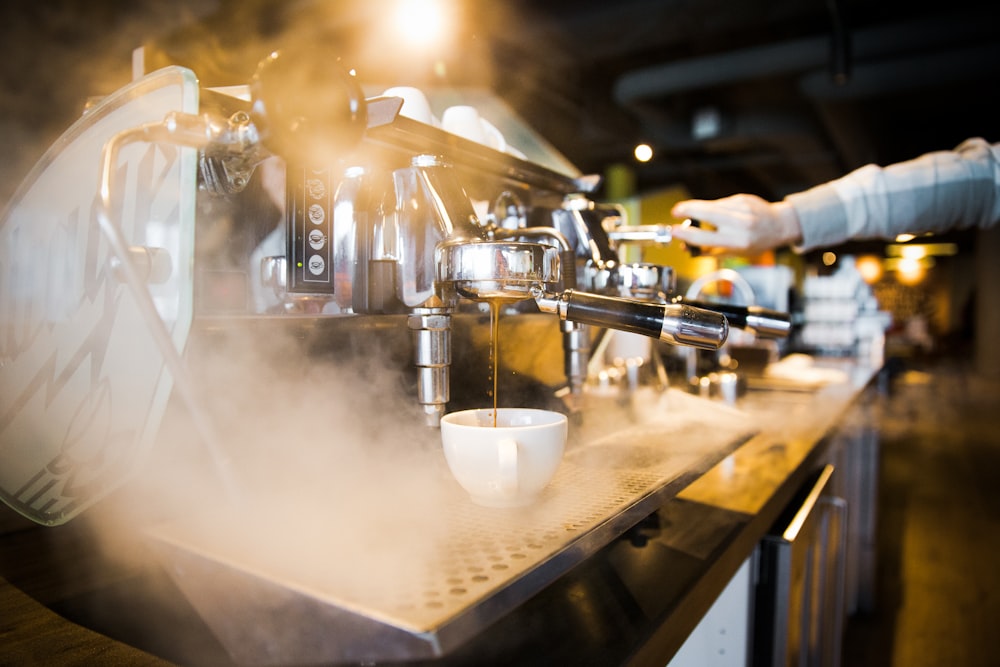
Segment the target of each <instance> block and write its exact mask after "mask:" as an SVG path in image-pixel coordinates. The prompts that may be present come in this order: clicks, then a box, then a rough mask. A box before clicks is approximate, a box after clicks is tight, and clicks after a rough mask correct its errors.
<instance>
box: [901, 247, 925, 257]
mask: <svg viewBox="0 0 1000 667" xmlns="http://www.w3.org/2000/svg"><path fill="white" fill-rule="evenodd" d="M899 255H900V257H902V258H903V259H912V260H918V259H923V258H924V257H926V256H927V248H925V247H924V246H922V245H904V246H903V247H902V248H900V251H899Z"/></svg>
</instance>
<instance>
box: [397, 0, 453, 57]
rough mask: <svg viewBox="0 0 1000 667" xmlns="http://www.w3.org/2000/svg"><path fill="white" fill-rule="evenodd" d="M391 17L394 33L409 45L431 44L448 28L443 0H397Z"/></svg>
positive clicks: (435, 42) (446, 31)
mask: <svg viewBox="0 0 1000 667" xmlns="http://www.w3.org/2000/svg"><path fill="white" fill-rule="evenodd" d="M393 19H394V20H393V25H394V26H395V30H396V33H397V34H398V35H399V36H400V37H401V38H402V39H403V40H404V41H405V42H406V43H407V44H409V45H410V46H418V47H424V48H427V47H430V46H433V45H435V44H438V43H440V42H441V40H443V39H444V38H445V37H446V36H447V34H448V32H449V30H450V25H449V24H450V16H449V13H448V11H447V7H446V5H445V2H444V0H397V5H396V11H395V13H394V14H393Z"/></svg>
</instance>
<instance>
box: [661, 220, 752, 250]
mask: <svg viewBox="0 0 1000 667" xmlns="http://www.w3.org/2000/svg"><path fill="white" fill-rule="evenodd" d="M670 231H671V236H672V238H674V239H677V240H680V241H683V242H685V243H688V244H690V245H695V246H699V247H703V248H704V247H717V248H734V249H744V248H746V247H748V244H749V242H750V235H749V233H748V232H747V230H746V229H741V228H739V227H737V228H730V227H726V226H725V225H718V226H717V228H716V229H714V230H713V229H704V228H699V227H692V226H687V225H674V226H672V227H671V229H670Z"/></svg>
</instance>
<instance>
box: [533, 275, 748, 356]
mask: <svg viewBox="0 0 1000 667" xmlns="http://www.w3.org/2000/svg"><path fill="white" fill-rule="evenodd" d="M532 296H533V297H534V298H535V302H536V303H537V304H538V308H539V310H541V311H542V312H549V313H555V314H557V315H559V318H560V319H562V320H569V321H571V322H579V323H581V324H592V325H594V326H599V327H605V328H608V329H617V330H619V331H628V332H631V333H637V334H642V335H644V336H650V337H652V338H657V339H659V340H662V341H664V342H667V343H673V344H675V345H688V346H691V347H698V348H702V349H706V350H717V349H719V348H720V347H722V344H723V343H725V342H726V338H727V337H728V336H729V323H728V322H727V321H726V318H725V316H724V315H722V314H721V313H717V312H715V311H712V310H705V309H702V308H697V307H695V306H691V305H689V304H686V303H666V304H663V303H653V302H649V301H638V300H634V299H625V298H621V297H614V296H604V295H600V294H590V293H588V292H578V291H576V290H571V289H570V290H565V291H564V292H562V293H559V294H553V293H547V292H545V291H543V290H542V289H540V288H535V289H533V290H532Z"/></svg>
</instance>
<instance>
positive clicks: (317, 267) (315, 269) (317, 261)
mask: <svg viewBox="0 0 1000 667" xmlns="http://www.w3.org/2000/svg"><path fill="white" fill-rule="evenodd" d="M307 266H308V267H309V273H311V274H313V275H314V276H318V275H320V274H321V273H323V270H324V269H326V260H324V259H323V258H322V257H321V256H320V255H312V256H311V257H309V262H308V264H307Z"/></svg>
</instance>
